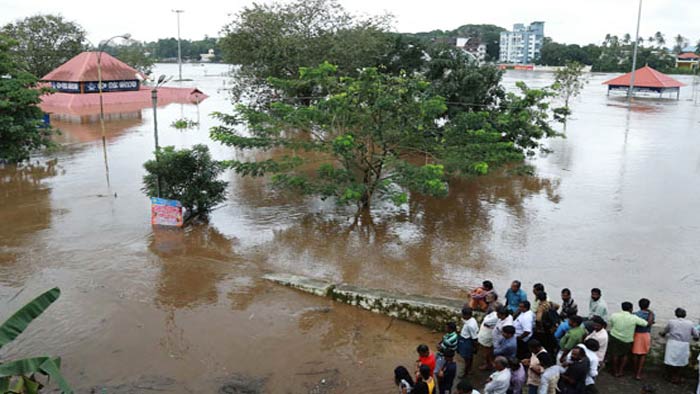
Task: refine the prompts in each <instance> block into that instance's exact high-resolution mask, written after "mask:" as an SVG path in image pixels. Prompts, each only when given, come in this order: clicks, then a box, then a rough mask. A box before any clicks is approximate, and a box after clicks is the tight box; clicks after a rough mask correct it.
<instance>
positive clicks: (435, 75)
mask: <svg viewBox="0 0 700 394" xmlns="http://www.w3.org/2000/svg"><path fill="white" fill-rule="evenodd" d="M429 55H430V61H429V62H427V64H426V68H427V70H426V72H425V77H426V78H427V79H428V80H429V81H430V82H431V84H432V92H433V93H434V94H436V95H439V96H442V97H444V98H445V99H446V100H447V106H448V111H447V115H448V116H450V117H451V116H454V115H455V114H458V113H460V112H464V111H468V110H469V111H480V110H483V109H486V108H490V107H491V106H493V105H494V104H495V103H497V102H498V101H499V100H501V99H503V97H504V96H505V92H504V90H503V88H502V87H501V86H500V82H501V77H502V76H503V71H501V70H498V69H497V68H496V67H494V66H491V65H484V66H479V65H477V64H474V63H472V62H471V61H470V59H469V58H468V57H467V55H465V54H464V52H463V51H462V50H460V49H458V48H455V47H451V46H447V45H437V46H434V47H432V48H431V49H430V53H429Z"/></svg>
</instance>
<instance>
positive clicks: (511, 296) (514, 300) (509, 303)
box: [506, 280, 527, 315]
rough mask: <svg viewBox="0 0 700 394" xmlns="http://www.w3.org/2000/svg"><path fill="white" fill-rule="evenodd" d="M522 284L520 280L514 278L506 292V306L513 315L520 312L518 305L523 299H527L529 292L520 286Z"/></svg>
mask: <svg viewBox="0 0 700 394" xmlns="http://www.w3.org/2000/svg"><path fill="white" fill-rule="evenodd" d="M521 286H522V284H521V283H520V281H519V280H514V281H513V283H511V284H510V289H508V291H507V292H506V307H507V308H508V310H509V311H510V312H511V313H512V314H513V315H515V314H516V313H517V312H518V305H520V303H521V302H523V301H527V293H525V291H523V289H521V288H520V287H521Z"/></svg>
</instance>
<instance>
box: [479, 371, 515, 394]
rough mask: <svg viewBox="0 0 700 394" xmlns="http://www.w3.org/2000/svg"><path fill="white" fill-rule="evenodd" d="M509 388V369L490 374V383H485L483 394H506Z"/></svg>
mask: <svg viewBox="0 0 700 394" xmlns="http://www.w3.org/2000/svg"><path fill="white" fill-rule="evenodd" d="M509 387H510V368H506V369H504V370H503V371H496V372H494V373H492V374H491V381H490V382H488V383H486V387H484V394H506V393H507V392H508V388H509Z"/></svg>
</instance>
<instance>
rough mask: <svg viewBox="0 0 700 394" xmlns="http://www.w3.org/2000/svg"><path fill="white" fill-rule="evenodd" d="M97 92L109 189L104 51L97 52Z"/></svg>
mask: <svg viewBox="0 0 700 394" xmlns="http://www.w3.org/2000/svg"><path fill="white" fill-rule="evenodd" d="M97 91H98V92H99V93H98V94H99V96H100V130H101V131H102V154H103V156H104V160H105V175H106V176H107V188H108V189H109V188H110V184H109V163H108V162H107V138H106V137H105V109H104V102H103V101H102V51H101V49H100V48H98V52H97Z"/></svg>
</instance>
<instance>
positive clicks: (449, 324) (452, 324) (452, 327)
mask: <svg viewBox="0 0 700 394" xmlns="http://www.w3.org/2000/svg"><path fill="white" fill-rule="evenodd" d="M445 325H446V326H447V328H449V329H450V330H452V331H457V325H456V324H455V322H453V321H448V322H447V324H445Z"/></svg>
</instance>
